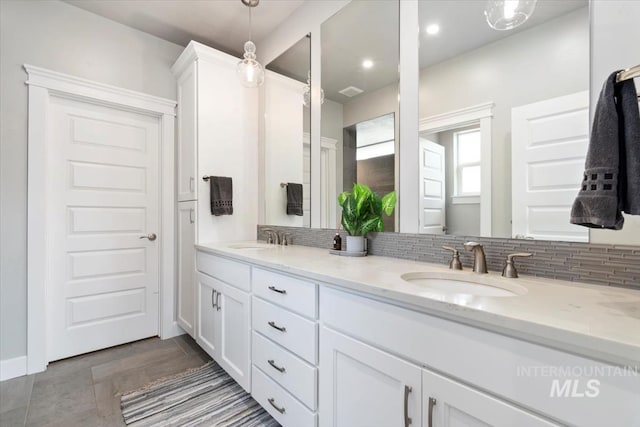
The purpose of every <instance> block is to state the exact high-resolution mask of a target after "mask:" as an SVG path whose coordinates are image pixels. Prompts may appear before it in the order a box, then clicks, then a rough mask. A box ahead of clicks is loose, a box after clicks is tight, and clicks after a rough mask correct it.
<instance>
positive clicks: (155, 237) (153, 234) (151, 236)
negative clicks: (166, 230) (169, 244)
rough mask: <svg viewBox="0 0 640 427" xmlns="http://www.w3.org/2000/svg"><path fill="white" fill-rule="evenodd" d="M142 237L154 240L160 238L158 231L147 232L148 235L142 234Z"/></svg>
mask: <svg viewBox="0 0 640 427" xmlns="http://www.w3.org/2000/svg"><path fill="white" fill-rule="evenodd" d="M140 238H141V239H149V240H151V241H152V242H153V241H154V240H156V239H157V238H158V236H156V233H151V234H147V235H146V236H140Z"/></svg>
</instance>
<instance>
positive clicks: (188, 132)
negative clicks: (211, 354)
mask: <svg viewBox="0 0 640 427" xmlns="http://www.w3.org/2000/svg"><path fill="white" fill-rule="evenodd" d="M237 63H238V58H236V57H233V56H231V55H228V54H226V53H223V52H220V51H217V50H215V49H212V48H210V47H208V46H205V45H203V44H201V43H197V42H193V41H192V42H190V43H189V45H188V46H187V47H186V48H185V49H184V51H183V52H182V54H181V55H180V57H179V58H178V59H177V60H176V62H175V64H174V65H173V67H172V68H171V71H172V72H173V74H174V75H175V77H176V81H177V96H178V111H177V118H176V119H177V147H176V171H177V173H176V192H177V199H178V204H177V211H176V213H177V217H178V230H177V231H178V243H177V247H176V249H177V251H176V252H177V260H178V276H177V279H178V281H177V289H176V290H177V300H178V302H177V306H176V321H177V323H178V325H179V326H180V327H181V328H182V329H184V331H185V332H187V333H188V334H190V335H191V336H193V337H196V336H197V335H201V334H197V331H196V329H197V322H196V312H197V308H198V305H197V301H196V296H197V295H196V293H197V292H198V291H199V290H198V289H196V285H195V282H196V279H195V277H194V274H195V248H194V244H196V243H198V242H202V241H231V240H238V239H239V240H242V239H249V238H255V224H256V223H257V222H258V215H257V212H258V208H257V198H258V197H257V186H256V182H257V180H258V177H257V169H258V168H257V151H258V150H257V125H256V123H257V122H258V120H257V106H258V104H257V96H258V92H257V91H255V90H250V89H247V88H245V87H243V86H242V84H241V83H240V81H239V80H238V79H237V78H236V65H237ZM210 175H216V176H226V177H231V178H232V179H233V191H234V196H235V197H234V201H233V204H234V214H233V215H222V216H214V215H212V214H211V208H210V191H209V190H210V183H209V182H206V181H204V180H203V177H205V176H210ZM224 269H225V267H224V266H223V267H222V268H220V269H219V270H218V271H219V272H220V271H222V270H224ZM248 271H249V267H247V272H248ZM221 280H222V281H223V282H224V281H225V280H224V279H221ZM249 285H250V284H249V281H248V279H247V281H246V282H245V283H243V284H242V286H244V288H242V289H243V290H244V291H245V292H248V291H249V288H248V287H249ZM198 301H200V300H198Z"/></svg>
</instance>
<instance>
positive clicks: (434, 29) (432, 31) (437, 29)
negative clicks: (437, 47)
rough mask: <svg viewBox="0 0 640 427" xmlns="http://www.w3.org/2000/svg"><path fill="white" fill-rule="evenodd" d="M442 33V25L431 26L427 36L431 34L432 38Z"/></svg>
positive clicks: (428, 28)
mask: <svg viewBox="0 0 640 427" xmlns="http://www.w3.org/2000/svg"><path fill="white" fill-rule="evenodd" d="M439 32H440V25H438V24H431V25H428V26H427V34H429V35H430V36H434V35H436V34H438V33H439Z"/></svg>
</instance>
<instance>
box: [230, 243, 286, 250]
mask: <svg viewBox="0 0 640 427" xmlns="http://www.w3.org/2000/svg"><path fill="white" fill-rule="evenodd" d="M275 247H276V245H270V244H268V243H260V242H251V243H237V244H233V245H229V248H231V249H271V248H275Z"/></svg>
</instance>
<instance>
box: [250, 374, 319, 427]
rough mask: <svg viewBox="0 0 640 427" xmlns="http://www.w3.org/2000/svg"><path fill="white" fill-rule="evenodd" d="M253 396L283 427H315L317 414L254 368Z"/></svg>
mask: <svg viewBox="0 0 640 427" xmlns="http://www.w3.org/2000/svg"><path fill="white" fill-rule="evenodd" d="M251 375H252V384H251V395H252V396H253V398H254V399H255V400H256V401H257V402H258V403H259V404H260V405H261V406H262V407H263V408H265V409H266V410H267V412H269V413H270V414H271V416H273V418H275V419H276V421H278V422H279V423H280V424H281V425H282V426H283V427H307V426H308V427H315V425H316V414H315V413H314V412H312V411H310V410H309V409H307V408H306V407H305V406H304V405H303V404H302V403H300V402H298V401H297V400H296V399H295V398H294V397H293V396H291V395H290V394H289V393H287V391H285V389H283V388H282V387H280V386H279V385H278V384H277V383H276V382H274V381H273V380H271V379H270V378H269V377H267V376H266V375H265V374H264V372H262V371H261V370H260V369H258V368H256V367H255V366H253V368H252V370H251Z"/></svg>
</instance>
